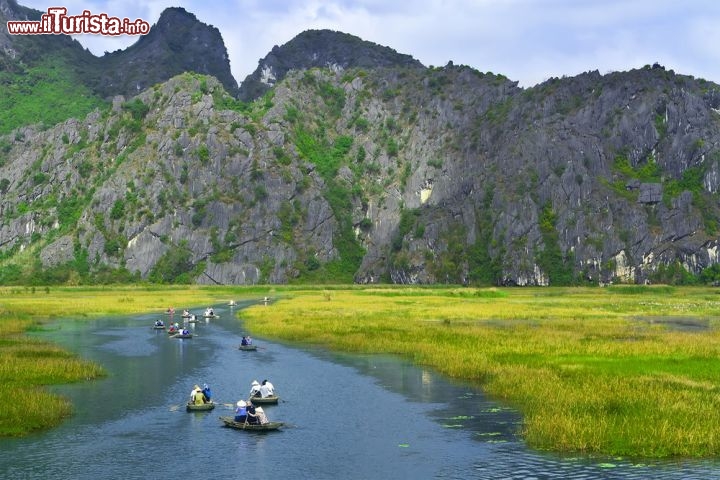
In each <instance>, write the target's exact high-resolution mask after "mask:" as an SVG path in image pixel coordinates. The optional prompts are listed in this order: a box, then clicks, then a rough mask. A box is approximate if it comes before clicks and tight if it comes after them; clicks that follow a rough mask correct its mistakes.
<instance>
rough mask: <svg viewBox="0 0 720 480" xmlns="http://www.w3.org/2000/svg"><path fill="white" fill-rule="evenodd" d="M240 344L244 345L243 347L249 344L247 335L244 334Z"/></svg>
mask: <svg viewBox="0 0 720 480" xmlns="http://www.w3.org/2000/svg"><path fill="white" fill-rule="evenodd" d="M240 345H242V346H243V347H247V346H248V340H247V336H245V335H243V337H242V340H240Z"/></svg>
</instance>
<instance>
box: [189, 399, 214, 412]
mask: <svg viewBox="0 0 720 480" xmlns="http://www.w3.org/2000/svg"><path fill="white" fill-rule="evenodd" d="M213 408H215V402H212V401H210V402H207V403H203V404H201V405H197V404H195V403H193V402H188V403H187V405H185V410H187V411H188V412H208V411H210V410H212V409H213Z"/></svg>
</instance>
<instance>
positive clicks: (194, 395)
mask: <svg viewBox="0 0 720 480" xmlns="http://www.w3.org/2000/svg"><path fill="white" fill-rule="evenodd" d="M190 403H192V404H193V405H203V404H204V403H206V402H205V396H204V395H203V391H202V390H201V389H200V387H199V386H197V385H195V386H194V387H193V389H192V392H190Z"/></svg>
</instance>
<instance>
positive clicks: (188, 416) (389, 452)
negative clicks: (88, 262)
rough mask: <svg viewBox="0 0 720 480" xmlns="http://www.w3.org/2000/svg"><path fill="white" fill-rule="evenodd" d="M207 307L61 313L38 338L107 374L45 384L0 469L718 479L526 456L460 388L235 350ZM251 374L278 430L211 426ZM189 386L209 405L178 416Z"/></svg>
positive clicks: (266, 346) (267, 351)
mask: <svg viewBox="0 0 720 480" xmlns="http://www.w3.org/2000/svg"><path fill="white" fill-rule="evenodd" d="M239 308H242V305H240V306H239ZM200 311H201V309H198V313H199V312H200ZM216 311H217V312H218V313H219V314H220V318H218V319H213V320H209V321H207V322H200V323H198V324H196V325H194V326H192V325H191V328H192V329H193V332H194V333H195V335H194V337H193V338H192V339H185V340H180V339H174V338H169V337H168V335H167V334H166V333H165V332H163V331H154V330H152V329H151V325H152V323H153V321H154V320H155V319H156V318H157V317H158V315H137V316H129V317H114V318H103V319H98V320H93V321H88V320H82V321H77V322H76V321H73V320H64V321H62V322H60V323H58V324H56V325H54V326H52V327H51V328H49V329H48V331H45V332H41V333H38V334H37V335H39V336H41V337H43V338H48V339H51V340H53V341H55V342H57V343H59V344H61V345H63V346H65V347H66V348H68V349H70V350H72V351H75V352H77V353H78V354H80V355H81V356H83V357H84V358H88V359H92V360H94V361H96V362H98V363H100V364H102V365H103V366H104V367H105V369H106V370H107V371H108V373H109V375H108V377H107V378H104V379H102V380H98V381H91V382H85V383H81V384H76V385H66V386H61V387H54V390H55V391H57V392H59V393H61V394H63V395H66V396H68V397H69V398H70V399H71V400H72V402H73V404H74V408H75V413H74V415H73V416H72V417H71V418H69V419H68V420H67V421H65V422H64V423H63V424H62V425H61V426H59V427H58V428H55V429H53V430H51V431H48V432H44V433H40V434H34V435H31V436H29V437H25V438H20V439H15V438H10V439H1V440H0V479H14V480H21V479H124V480H128V479H144V480H153V479H174V480H179V479H191V478H192V479H199V478H202V479H230V478H237V479H246V480H252V479H405V478H407V479H426V478H427V479H433V478H436V479H595V478H598V479H604V478H607V479H648V478H652V479H702V480H706V479H712V478H716V479H717V478H720V461H654V460H653V461H640V460H637V459H635V460H631V459H623V458H587V457H582V456H561V455H554V454H547V453H542V452H536V451H533V450H530V449H528V448H527V447H526V445H525V444H524V442H523V441H522V439H521V438H520V437H519V436H518V435H517V431H518V429H519V426H520V423H521V417H520V415H519V414H518V413H517V412H515V411H513V410H511V409H508V408H506V407H503V406H502V405H499V404H497V403H494V402H491V401H488V400H486V399H485V397H484V396H483V394H482V392H481V391H479V390H477V389H475V388H472V387H470V386H468V385H466V384H463V383H458V382H454V381H451V380H448V379H446V378H444V377H442V376H440V375H437V374H436V373H434V372H432V371H428V370H424V369H422V368H418V367H415V366H412V365H410V364H408V363H406V362H403V361H401V360H398V359H396V358H392V357H388V356H367V355H346V354H336V353H330V352H327V351H324V350H320V349H314V348H299V347H297V346H289V345H285V344H280V343H275V342H271V341H268V340H265V339H263V338H261V337H259V338H256V339H255V342H256V344H257V345H258V346H259V347H260V348H259V350H257V351H255V352H244V351H240V350H239V349H238V348H237V347H238V344H239V339H240V336H241V335H242V333H243V330H242V329H243V325H242V322H241V321H238V320H237V319H235V317H234V313H235V312H233V311H230V310H229V309H228V308H227V307H222V306H221V307H218V308H217V309H216ZM178 320H180V319H178ZM264 378H268V379H270V380H272V382H273V383H274V385H275V388H276V391H277V393H278V395H280V397H281V401H280V403H279V404H278V405H276V406H268V407H266V408H265V412H266V413H267V415H268V417H269V418H270V420H273V421H282V422H286V426H285V427H284V428H283V429H282V430H279V431H275V432H267V433H255V432H244V431H238V430H233V429H228V428H224V427H222V422H221V421H220V420H219V418H218V417H219V416H220V415H231V414H232V408H231V407H230V406H229V405H230V404H234V403H235V402H236V401H237V400H239V399H240V398H246V397H247V393H248V391H249V389H250V383H251V382H252V380H254V379H257V380H262V379H264ZM203 383H208V384H209V385H210V387H211V388H212V391H213V395H214V397H215V399H216V401H217V402H219V403H220V404H225V405H220V406H218V408H216V409H215V410H213V411H211V412H195V413H188V412H186V411H185V408H184V405H185V402H186V400H187V398H188V397H189V393H190V390H191V389H192V387H193V385H194V384H200V385H202V384H203Z"/></svg>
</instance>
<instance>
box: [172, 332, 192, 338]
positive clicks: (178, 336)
mask: <svg viewBox="0 0 720 480" xmlns="http://www.w3.org/2000/svg"><path fill="white" fill-rule="evenodd" d="M192 337H193V334H192V333H186V334H184V335H183V334H182V333H176V334H175V335H173V338H192Z"/></svg>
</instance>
